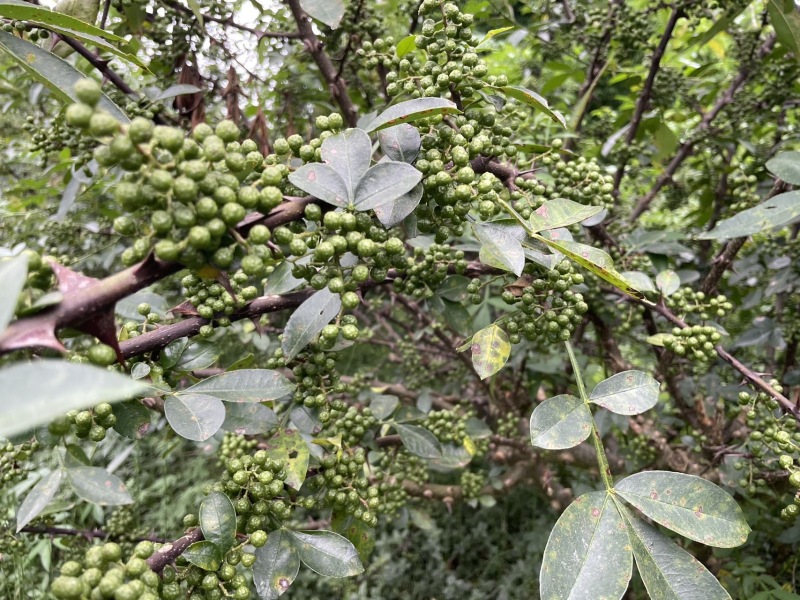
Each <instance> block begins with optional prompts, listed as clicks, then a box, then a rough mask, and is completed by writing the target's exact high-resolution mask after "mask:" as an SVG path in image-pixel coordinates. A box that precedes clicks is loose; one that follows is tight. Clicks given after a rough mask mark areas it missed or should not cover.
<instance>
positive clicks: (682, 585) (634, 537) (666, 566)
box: [617, 503, 730, 600]
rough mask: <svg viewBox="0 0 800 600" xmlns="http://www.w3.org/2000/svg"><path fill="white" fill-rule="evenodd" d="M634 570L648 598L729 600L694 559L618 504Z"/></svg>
mask: <svg viewBox="0 0 800 600" xmlns="http://www.w3.org/2000/svg"><path fill="white" fill-rule="evenodd" d="M617 508H618V509H619V511H620V513H621V514H622V517H623V519H624V520H625V524H626V525H627V529H628V538H629V539H630V543H631V547H632V548H633V556H634V558H635V559H636V568H637V570H638V571H639V575H641V577H642V581H644V585H645V587H646V588H647V592H648V594H650V597H651V598H658V599H659V600H730V595H729V594H728V592H726V591H725V589H724V588H723V587H722V586H721V585H720V584H719V582H718V581H717V579H716V578H715V577H714V576H713V575H712V574H711V573H709V572H708V569H706V568H705V566H703V564H702V563H701V562H700V561H699V560H697V559H696V558H695V557H694V556H692V555H691V554H689V553H688V552H686V550H684V549H683V548H681V547H680V546H678V545H677V544H676V543H675V542H673V541H672V540H670V539H669V538H667V537H665V536H664V535H663V534H661V533H659V531H658V530H657V529H656V528H655V527H652V526H651V525H648V524H647V523H645V522H644V521H642V520H640V519H637V518H636V516H635V515H634V514H633V513H632V512H631V511H630V510H628V509H627V508H626V507H624V506H622V505H621V504H619V503H618V504H617Z"/></svg>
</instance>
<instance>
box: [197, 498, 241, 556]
mask: <svg viewBox="0 0 800 600" xmlns="http://www.w3.org/2000/svg"><path fill="white" fill-rule="evenodd" d="M199 518H200V529H202V531H203V537H204V538H205V539H207V540H208V541H209V542H213V543H214V544H216V545H217V546H218V547H219V549H220V551H221V552H227V551H228V550H229V549H230V547H231V546H232V545H233V542H234V540H235V538H236V510H235V509H234V508H233V502H231V499H230V498H228V496H227V494H223V493H222V492H211V493H210V494H209V495H208V496H206V497H205V498H204V499H203V501H202V502H201V503H200V516H199Z"/></svg>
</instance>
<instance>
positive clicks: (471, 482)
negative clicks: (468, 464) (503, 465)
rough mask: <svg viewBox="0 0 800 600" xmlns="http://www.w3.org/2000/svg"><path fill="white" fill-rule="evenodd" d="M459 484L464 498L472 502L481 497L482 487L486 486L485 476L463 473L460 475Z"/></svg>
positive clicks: (470, 472) (482, 474)
mask: <svg viewBox="0 0 800 600" xmlns="http://www.w3.org/2000/svg"><path fill="white" fill-rule="evenodd" d="M460 484H461V493H462V494H463V496H464V498H466V499H467V500H474V499H476V498H478V497H479V496H480V495H481V493H482V490H483V486H485V485H486V474H485V473H474V472H472V471H464V472H462V473H461V480H460Z"/></svg>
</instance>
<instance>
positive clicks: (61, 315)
mask: <svg viewBox="0 0 800 600" xmlns="http://www.w3.org/2000/svg"><path fill="white" fill-rule="evenodd" d="M307 203H308V200H307V199H302V200H301V201H299V202H291V201H289V202H284V203H283V204H281V205H280V206H279V207H277V208H276V209H274V210H273V211H272V212H270V214H269V215H267V216H266V217H265V216H263V215H260V214H257V213H254V214H253V215H251V216H250V218H249V219H246V220H245V221H243V222H242V223H241V224H240V225H239V229H240V230H241V232H242V233H244V232H246V231H247V230H248V229H249V228H250V227H252V226H253V225H255V224H256V223H259V222H261V223H264V224H265V225H267V226H269V227H276V226H277V225H282V224H284V223H288V222H290V221H294V220H296V219H299V218H300V217H301V216H302V214H303V210H304V208H305V206H306V204H307ZM181 268H182V267H181V265H179V264H176V263H165V262H161V261H159V260H157V259H155V258H154V257H153V256H152V255H151V256H150V257H148V258H147V259H146V260H144V261H143V262H141V263H139V264H138V265H134V266H133V267H130V268H128V269H125V270H124V271H120V272H119V273H115V274H114V275H111V276H109V277H106V278H105V279H101V280H98V281H97V282H96V283H94V284H92V285H89V286H87V287H84V288H82V289H78V290H75V291H74V292H72V293H70V294H67V295H65V297H64V299H63V300H62V301H61V302H60V303H59V304H57V305H56V306H54V307H53V308H51V309H49V310H45V311H43V312H41V313H39V314H37V315H34V316H32V317H27V318H24V319H19V320H18V321H15V322H14V323H12V324H11V325H10V326H9V327H8V328H7V329H6V330H5V331H4V332H3V333H2V334H0V354H2V353H4V352H8V351H10V350H18V349H23V348H37V347H39V345H38V340H39V339H41V338H42V334H43V333H45V332H48V331H50V332H53V331H54V330H55V331H57V330H59V329H63V328H64V327H77V326H79V325H81V324H83V323H86V322H88V321H91V320H92V319H94V318H96V317H97V315H99V314H102V313H103V312H104V311H108V310H109V309H112V308H113V307H114V306H115V305H116V303H117V302H118V301H119V300H121V299H122V298H125V297H127V296H130V295H131V294H134V293H135V292H138V291H139V290H141V289H143V288H145V287H147V286H149V285H151V284H153V283H155V282H156V281H159V280H161V279H163V278H165V277H167V276H168V275H172V274H173V273H176V272H178V271H179V270H180V269H181ZM198 328H199V325H198ZM140 337H143V336H140ZM134 339H138V338H134ZM176 339H177V338H176Z"/></svg>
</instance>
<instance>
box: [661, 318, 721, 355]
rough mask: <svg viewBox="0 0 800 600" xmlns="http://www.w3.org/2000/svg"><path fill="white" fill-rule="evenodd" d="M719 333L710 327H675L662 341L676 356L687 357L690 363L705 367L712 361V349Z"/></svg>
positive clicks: (714, 353)
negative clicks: (695, 362)
mask: <svg viewBox="0 0 800 600" xmlns="http://www.w3.org/2000/svg"><path fill="white" fill-rule="evenodd" d="M721 337H722V336H721V335H720V333H719V332H718V331H717V330H716V329H714V328H713V327H711V326H710V325H689V326H687V327H675V328H673V329H672V333H671V334H669V335H668V336H666V337H665V338H664V340H663V342H664V347H665V348H666V349H667V350H670V351H671V352H674V353H675V354H677V355H678V356H687V357H689V358H691V359H692V361H697V362H698V363H700V364H702V365H707V364H708V363H709V362H711V361H712V360H714V359H715V358H716V356H717V352H716V350H715V349H714V348H715V346H716V345H717V343H718V342H719V340H720V339H721Z"/></svg>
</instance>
